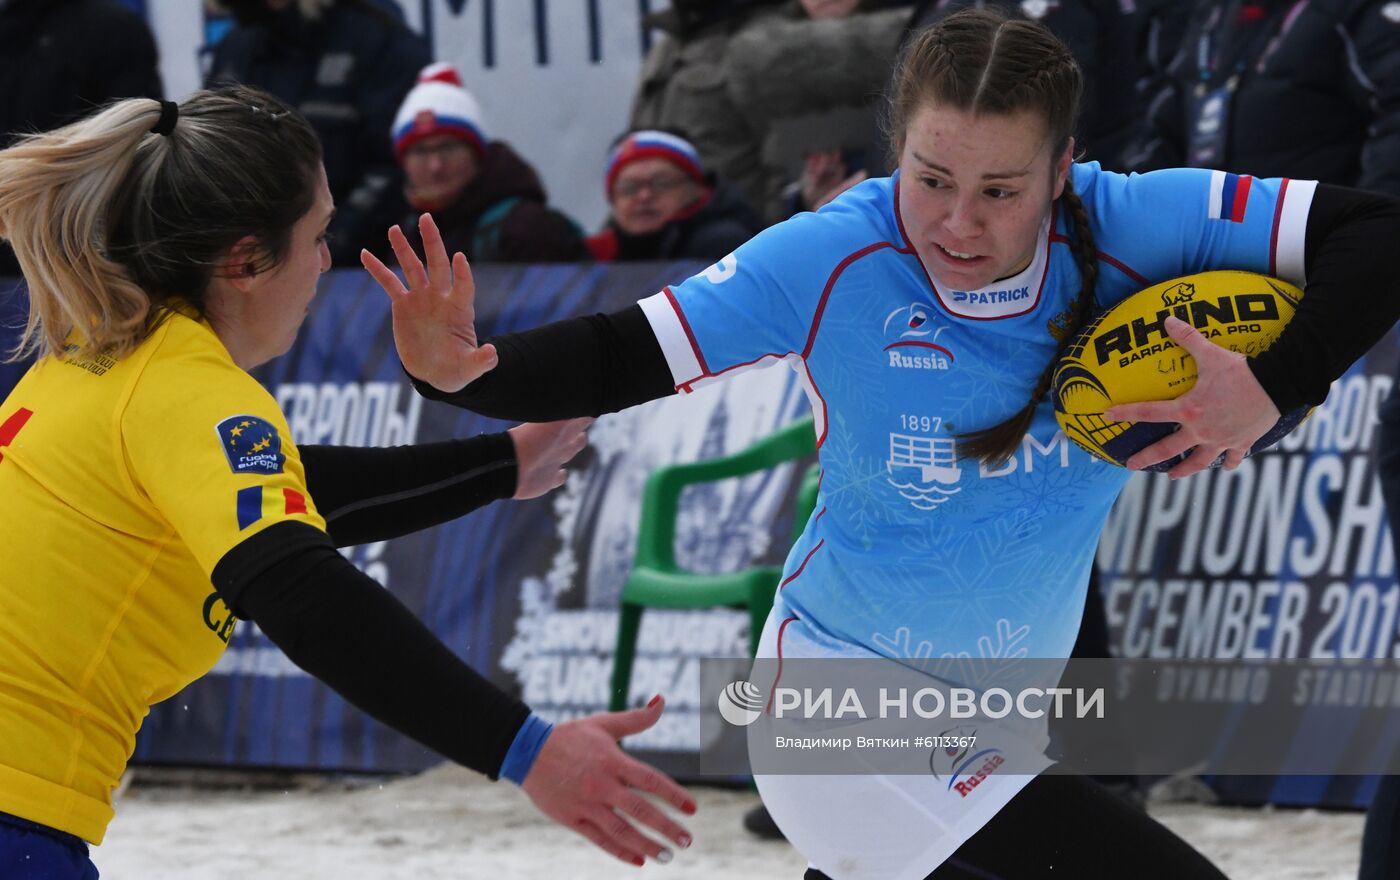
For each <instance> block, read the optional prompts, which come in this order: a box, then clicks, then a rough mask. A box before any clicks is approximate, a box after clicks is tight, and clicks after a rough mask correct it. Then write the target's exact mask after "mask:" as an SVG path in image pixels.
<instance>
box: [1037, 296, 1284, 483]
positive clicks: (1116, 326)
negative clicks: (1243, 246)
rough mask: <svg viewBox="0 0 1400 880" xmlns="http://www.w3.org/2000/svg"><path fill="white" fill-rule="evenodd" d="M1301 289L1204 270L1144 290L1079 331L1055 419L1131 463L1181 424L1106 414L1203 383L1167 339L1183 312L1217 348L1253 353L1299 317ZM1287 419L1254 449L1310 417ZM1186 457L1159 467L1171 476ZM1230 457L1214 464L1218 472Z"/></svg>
mask: <svg viewBox="0 0 1400 880" xmlns="http://www.w3.org/2000/svg"><path fill="white" fill-rule="evenodd" d="M1302 298H1303V291H1301V290H1299V289H1298V288H1297V287H1294V286H1293V285H1292V284H1289V283H1288V282H1286V281H1280V280H1279V279H1277V278H1270V277H1268V276H1266V275H1258V274H1255V273H1253V272H1236V271H1217V272H1202V273H1200V274H1198V275H1188V276H1186V277H1184V278H1174V279H1172V280H1171V281H1164V282H1162V283H1161V284H1154V285H1152V286H1151V287H1148V288H1146V289H1144V290H1140V291H1138V292H1137V293H1135V294H1133V295H1132V296H1130V297H1128V298H1127V299H1125V300H1123V301H1122V302H1120V303H1118V304H1117V305H1115V306H1114V307H1113V308H1111V309H1109V310H1108V311H1106V312H1104V313H1103V314H1102V315H1099V316H1098V318H1096V319H1095V320H1094V321H1093V322H1092V323H1090V324H1089V325H1088V326H1087V327H1085V328H1084V329H1083V330H1082V331H1080V333H1079V335H1078V336H1076V337H1075V338H1074V340H1073V341H1072V342H1071V343H1070V345H1069V348H1068V349H1066V350H1065V353H1064V355H1063V356H1062V357H1061V358H1060V360H1059V362H1058V363H1057V364H1056V365H1055V372H1054V378H1053V380H1052V383H1051V395H1052V398H1053V400H1054V404H1055V419H1056V420H1057V421H1058V422H1059V424H1060V428H1061V429H1062V430H1063V431H1064V432H1065V434H1066V435H1067V436H1068V437H1069V438H1070V439H1071V440H1073V441H1074V442H1075V443H1076V444H1078V445H1079V446H1080V447H1081V448H1083V449H1084V450H1086V451H1088V452H1089V453H1090V454H1092V455H1095V456H1098V457H1099V458H1101V459H1103V460H1104V461H1106V462H1109V463H1111V464H1116V465H1119V466H1122V465H1123V462H1125V461H1127V459H1128V457H1129V456H1131V455H1132V454H1133V453H1135V452H1137V451H1138V450H1139V449H1142V448H1143V447H1146V446H1150V445H1151V444H1153V443H1155V442H1157V441H1158V440H1160V439H1162V438H1163V437H1165V436H1167V435H1168V434H1170V433H1172V432H1173V431H1175V430H1176V429H1177V425H1176V424H1174V423H1163V422H1114V421H1110V420H1109V419H1106V418H1104V415H1103V413H1104V410H1106V409H1108V408H1109V407H1111V406H1113V405H1114V404H1119V403H1140V402H1142V401H1148V400H1170V399H1173V398H1176V397H1180V396H1181V395H1182V394H1185V393H1186V392H1187V391H1189V390H1191V388H1192V386H1194V385H1195V384H1196V362H1195V359H1194V358H1192V357H1191V355H1190V354H1188V353H1187V352H1186V350H1185V349H1184V348H1182V347H1181V346H1179V345H1177V344H1176V343H1175V342H1173V341H1172V339H1171V337H1170V336H1168V335H1167V331H1166V325H1165V322H1166V319H1167V316H1168V315H1175V316H1176V317H1178V318H1180V319H1181V320H1183V321H1185V322H1186V323H1188V324H1190V325H1191V326H1193V327H1195V328H1196V329H1197V330H1199V331H1201V333H1202V334H1203V335H1204V336H1205V337H1206V338H1207V339H1209V340H1210V341H1211V342H1214V343H1215V344H1216V345H1219V346H1222V347H1224V348H1228V349H1230V350H1231V351H1238V352H1241V353H1243V354H1244V355H1246V356H1248V357H1254V356H1255V355H1257V354H1259V353H1260V352H1262V351H1265V350H1267V349H1268V347H1269V346H1270V345H1272V344H1273V342H1274V340H1275V339H1277V338H1278V336H1279V334H1280V333H1281V332H1282V331H1283V328H1284V326H1285V325H1286V324H1287V323H1288V322H1289V320H1290V319H1291V318H1292V317H1293V313H1294V312H1295V311H1296V310H1297V307H1298V303H1299V301H1300V300H1301V299H1302ZM1308 411H1309V410H1308V408H1307V407H1302V408H1300V409H1298V410H1295V411H1293V412H1290V413H1285V414H1284V416H1283V417H1282V418H1280V419H1279V421H1278V424H1276V425H1275V426H1274V427H1273V428H1272V429H1271V430H1270V431H1269V432H1268V433H1266V434H1265V435H1264V436H1263V437H1261V438H1259V442H1257V443H1255V444H1254V446H1253V447H1251V449H1250V453H1255V452H1258V451H1259V450H1261V449H1265V448H1267V447H1269V446H1272V445H1273V444H1274V443H1277V442H1278V441H1279V440H1280V439H1281V438H1282V437H1283V436H1284V435H1285V434H1287V433H1288V432H1289V431H1291V430H1293V428H1294V427H1296V426H1297V424H1298V423H1299V422H1301V421H1302V420H1303V418H1304V417H1305V416H1306V415H1307V414H1308ZM1184 457H1185V455H1184V454H1183V455H1179V456H1177V457H1176V458H1173V459H1171V460H1169V461H1165V462H1161V463H1160V464H1156V465H1152V466H1151V467H1150V468H1148V470H1154V471H1164V470H1167V469H1168V468H1170V467H1172V466H1173V465H1175V464H1176V463H1177V462H1179V461H1180V460H1181V459H1182V458H1184ZM1223 460H1224V456H1221V457H1220V458H1219V459H1217V460H1216V461H1215V462H1214V464H1213V465H1212V466H1218V465H1220V464H1221V462H1222V461H1223Z"/></svg>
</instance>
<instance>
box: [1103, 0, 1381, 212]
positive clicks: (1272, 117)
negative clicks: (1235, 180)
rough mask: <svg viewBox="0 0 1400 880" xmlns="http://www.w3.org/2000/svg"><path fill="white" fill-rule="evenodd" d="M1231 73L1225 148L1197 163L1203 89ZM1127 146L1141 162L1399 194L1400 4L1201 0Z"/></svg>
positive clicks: (1137, 165) (1139, 166) (1134, 161)
mask: <svg viewBox="0 0 1400 880" xmlns="http://www.w3.org/2000/svg"><path fill="white" fill-rule="evenodd" d="M1250 10H1255V11H1250ZM1232 76H1237V77H1238V83H1237V87H1236V89H1235V92H1234V96H1233V100H1231V101H1229V102H1228V107H1227V111H1226V114H1225V116H1224V117H1223V119H1224V122H1223V127H1224V130H1225V135H1224V136H1225V142H1224V146H1223V153H1222V156H1223V159H1221V160H1219V161H1216V162H1212V163H1207V162H1205V161H1202V162H1200V163H1197V162H1195V161H1193V154H1192V150H1191V149H1190V148H1189V147H1190V144H1191V135H1192V131H1193V129H1194V128H1195V126H1196V121H1197V118H1198V117H1197V112H1196V111H1197V108H1198V106H1199V105H1200V103H1201V101H1202V97H1201V94H1202V93H1205V94H1208V93H1209V92H1210V91H1212V90H1214V89H1215V88H1216V87H1217V86H1219V85H1221V84H1223V83H1225V82H1227V81H1228V80H1229V79H1230V77H1232ZM1198 143H1199V139H1198ZM1197 156H1199V154H1197ZM1130 158H1131V163H1130V164H1131V167H1132V168H1134V169H1136V170H1143V171H1145V170H1150V169H1153V168H1162V167H1166V166H1171V165H1191V164H1212V165H1215V166H1219V167H1221V168H1222V170H1226V171H1233V172H1237V173H1242V174H1253V175H1255V176H1258V177H1295V178H1303V179H1311V180H1320V181H1323V182H1325V183H1333V184H1340V185H1344V186H1354V187H1360V188H1363V189H1373V190H1378V191H1381V192H1387V193H1391V194H1400V5H1397V4H1396V3H1395V2H1393V0H1304V2H1296V0H1254V2H1250V3H1244V2H1240V0H1230V2H1225V0H1205V2H1202V3H1201V4H1200V6H1199V7H1198V8H1197V9H1196V10H1195V11H1194V13H1193V15H1192V17H1191V22H1190V24H1189V25H1188V26H1187V29H1186V33H1185V36H1184V38H1183V41H1182V44H1181V47H1180V50H1179V51H1178V52H1177V53H1176V55H1175V57H1174V58H1173V59H1172V61H1171V63H1170V65H1169V66H1168V68H1167V73H1166V76H1165V77H1164V78H1163V81H1161V82H1159V83H1158V87H1157V90H1156V94H1155V96H1154V97H1153V100H1152V104H1151V110H1150V115H1149V122H1148V125H1147V127H1146V129H1145V131H1144V132H1143V134H1142V136H1141V138H1140V140H1139V144H1138V148H1137V150H1136V151H1135V154H1134V155H1132V156H1131V157H1130Z"/></svg>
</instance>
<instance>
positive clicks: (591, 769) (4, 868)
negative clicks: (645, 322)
mask: <svg viewBox="0 0 1400 880" xmlns="http://www.w3.org/2000/svg"><path fill="white" fill-rule="evenodd" d="M333 210H334V209H333V205H332V204H331V197H330V193H329V191H328V189H327V187H326V176H325V171H324V169H323V168H322V165H321V150H320V146H319V144H318V142H317V140H316V136H315V135H314V134H313V132H312V130H311V128H310V127H309V126H308V125H307V123H306V121H305V120H304V119H303V118H302V117H301V116H299V115H298V114H297V113H295V112H294V111H292V110H290V109H289V108H287V107H286V106H284V105H283V104H281V103H280V102H279V101H277V99H275V98H273V97H272V96H270V95H268V94H266V93H264V92H261V91H259V90H256V89H250V88H244V87H230V88H225V89H219V90H216V91H205V92H198V93H196V94H194V95H193V96H192V97H190V98H189V99H187V100H186V101H185V102H184V103H183V104H182V105H179V106H177V105H175V104H174V103H171V102H164V103H161V102H156V101H152V100H148V99H134V100H128V101H122V102H119V103H117V104H114V105H112V106H110V107H108V108H106V109H104V110H102V111H101V112H99V113H97V114H96V115H94V116H92V117H90V118H89V119H86V120H84V121H81V122H77V123H74V124H72V125H69V126H67V127H65V128H61V129H58V130H56V131H53V132H50V133H47V134H39V135H34V136H31V137H28V138H26V139H24V140H22V141H20V142H19V143H18V144H17V145H16V146H13V147H11V148H10V149H8V150H5V151H3V152H0V234H3V235H4V237H5V238H7V239H9V241H10V243H11V244H12V245H13V247H14V250H15V253H16V255H17V256H18V258H19V262H20V265H21V267H22V268H23V270H24V275H25V277H26V279H27V280H28V283H29V302H30V311H29V321H28V325H27V327H26V331H25V334H24V337H23V340H22V343H21V352H22V353H34V354H37V355H38V360H37V362H36V363H35V365H34V366H33V367H32V368H31V369H30V370H29V371H28V372H27V373H26V374H25V376H24V378H23V379H22V380H21V381H20V383H19V384H18V385H17V386H16V387H15V389H14V391H13V392H12V393H11V394H10V396H9V397H8V398H7V399H6V400H5V401H4V403H3V404H0V498H3V499H4V502H3V503H2V504H0V877H4V878H6V880H18V878H40V877H42V878H46V880H67V878H91V877H96V876H97V871H96V868H95V867H94V866H93V864H92V862H91V861H90V859H89V858H88V853H87V847H86V844H85V843H84V841H87V842H91V843H100V842H101V840H102V836H103V833H104V831H105V828H106V826H107V823H108V821H109V820H110V819H111V817H112V807H111V803H112V797H111V795H112V790H113V788H115V786H116V784H117V782H118V779H119V778H120V776H121V774H122V771H123V769H124V767H125V765H126V762H127V760H128V758H129V757H130V755H131V752H132V748H133V744H134V741H135V735H136V731H137V729H138V728H139V726H140V724H141V720H142V718H144V717H145V715H146V713H147V711H148V709H149V706H150V705H151V704H153V703H155V702H158V701H160V700H162V699H165V698H166V697H169V696H170V695H172V694H174V693H176V692H177V691H179V690H180V689H181V688H182V687H184V686H185V685H186V684H188V683H189V682H190V681H192V680H193V679H195V678H198V677H199V676H200V675H202V674H203V673H204V672H205V671H207V670H208V669H209V668H210V667H211V666H213V665H214V663H215V662H216V661H217V660H218V658H219V655H220V654H221V652H222V651H223V649H224V644H225V642H224V640H223V639H221V638H220V635H219V633H217V632H214V631H212V630H211V629H210V627H209V626H207V625H206V623H205V619H206V613H205V612H206V609H207V607H208V606H209V605H210V604H211V603H212V604H214V605H216V606H217V607H219V610H220V613H225V608H226V609H227V611H228V612H231V613H232V614H234V615H237V616H238V617H239V618H242V619H245V620H253V621H255V622H257V623H258V624H259V625H260V626H261V628H262V629H263V631H264V632H266V633H267V635H268V636H269V637H270V638H271V639H272V640H273V641H274V642H276V643H277V644H278V645H279V646H280V647H281V648H282V649H283V650H284V651H285V652H286V653H287V655H288V656H289V657H290V658H291V659H292V660H293V661H295V662H296V663H297V664H298V665H300V666H301V667H302V668H304V669H306V670H307V671H308V672H310V673H312V674H314V675H316V676H318V677H319V678H321V679H322V680H324V681H325V682H326V683H328V684H329V685H331V686H332V687H334V688H335V689H336V690H337V691H339V692H340V693H341V694H342V695H344V696H345V697H346V698H347V699H349V700H351V701H352V702H354V703H355V704H356V705H358V706H359V707H360V708H362V709H364V710H365V711H367V712H369V713H370V714H372V715H374V716H375V717H377V718H379V719H380V720H382V721H385V722H386V723H389V724H392V725H393V726H394V727H396V728H397V729H399V730H401V731H403V732H404V733H406V734H408V735H410V736H413V737H415V738H416V739H418V740H419V741H421V742H423V743H424V744H426V745H428V746H430V747H432V748H434V749H436V750H437V751H438V752H440V753H442V754H443V755H445V756H447V757H448V758H451V759H453V760H455V761H457V762H459V763H461V764H464V765H466V766H468V767H472V768H474V769H476V770H479V771H481V772H482V773H486V774H488V775H489V776H491V777H492V778H496V777H498V776H504V777H506V778H509V779H512V780H513V781H515V782H517V783H519V784H521V785H522V787H523V788H524V790H525V792H526V793H527V794H528V795H529V796H530V797H531V798H532V799H533V800H534V802H535V804H536V805H537V806H538V807H539V808H540V810H541V811H543V812H544V813H545V814H546V815H548V816H549V817H550V818H552V819H554V820H555V821H557V822H560V823H561V824H563V825H565V826H566V827H569V828H572V829H574V830H576V831H578V832H580V833H581V834H583V835H584V836H585V837H587V838H588V839H590V840H591V841H593V842H594V843H595V844H597V845H598V846H599V847H601V848H603V849H604V850H606V851H608V852H610V853H612V854H613V855H615V856H617V857H618V858H620V859H623V860H624V861H628V862H632V863H634V864H642V862H643V861H644V859H646V858H648V857H650V858H655V859H659V860H661V861H665V860H668V859H669V857H670V850H668V849H666V848H665V847H664V846H663V845H662V844H661V843H659V842H658V841H657V840H655V839H653V838H652V837H649V836H646V835H644V834H643V833H642V832H641V830H640V829H639V826H648V827H649V828H650V829H652V830H654V831H655V832H656V833H657V834H659V835H660V836H663V837H665V838H668V839H669V840H671V841H673V842H674V843H676V844H677V845H680V846H687V845H688V844H689V842H690V838H689V836H688V835H687V833H686V831H685V829H684V828H682V827H681V826H680V825H679V824H677V823H676V822H675V821H673V820H672V819H671V818H670V816H669V815H668V814H666V813H665V812H663V811H662V810H661V809H658V808H657V807H656V806H654V805H653V804H652V803H651V802H650V801H649V800H647V799H646V798H644V797H642V796H641V793H642V792H645V793H650V794H653V795H657V796H659V797H661V798H662V799H664V800H665V801H667V802H668V803H669V804H670V805H672V806H673V807H676V808H678V809H680V810H683V811H686V812H693V811H694V803H693V802H692V801H691V800H690V798H689V797H688V796H687V795H686V793H685V791H684V790H683V789H681V788H680V787H679V786H677V785H676V784H675V783H674V782H673V781H671V780H670V779H668V778H667V777H666V776H664V775H663V774H661V773H659V772H657V771H655V770H653V769H651V768H649V767H647V766H646V765H644V764H641V763H639V762H637V761H634V760H632V759H631V758H629V757H627V756H626V755H624V754H623V753H622V751H621V749H620V748H619V747H618V745H617V740H618V739H619V738H620V737H622V736H624V735H627V734H630V733H636V732H638V731H641V730H644V729H646V728H648V727H650V726H651V725H652V724H654V723H655V722H656V720H657V718H658V717H659V716H660V712H661V702H660V699H659V698H658V699H656V700H654V701H653V702H652V704H651V705H649V706H648V707H647V708H645V709H640V710H635V711H632V712H624V713H615V714H600V715H595V716H591V717H589V718H584V719H580V720H577V721H572V722H566V723H562V724H560V725H558V726H557V727H551V726H550V725H549V724H547V723H546V722H544V721H543V720H541V719H539V718H538V717H536V716H534V715H533V714H531V713H530V710H529V708H528V707H526V706H525V705H524V704H522V703H521V702H520V701H518V700H516V699H514V698H513V697H511V696H508V695H507V694H505V693H503V692H501V691H500V690H498V689H497V688H495V687H494V686H493V685H491V684H490V683H489V682H488V681H486V680H485V679H484V678H482V677H481V676H480V675H478V674H477V673H476V672H474V671H473V670H471V669H470V668H468V667H467V666H466V665H465V664H463V663H462V662H461V661H460V660H459V659H458V658H457V657H456V656H455V655H454V654H453V653H452V652H451V651H449V650H448V649H447V648H446V647H445V646H443V645H442V643H441V642H439V641H438V640H437V639H436V638H435V637H434V636H433V635H432V633H431V632H429V631H428V629H427V628H426V627H424V626H423V625H422V624H421V623H420V622H419V621H418V620H417V619H416V618H415V617H414V616H413V615H412V614H411V613H410V612H409V611H408V610H407V609H406V608H404V607H403V606H402V605H401V604H399V603H398V602H397V601H396V600H395V599H393V597H392V596H391V595H390V594H389V593H388V592H387V591H385V590H383V589H381V588H380V586H379V585H378V584H377V583H375V582H374V581H373V580H371V579H370V578H368V577H367V576H365V575H364V574H361V573H360V572H359V571H358V570H357V569H356V568H355V567H354V566H352V565H351V564H350V563H349V562H347V561H346V560H345V559H344V558H343V557H341V556H340V554H339V553H337V552H336V549H335V548H336V546H338V545H348V544H356V543H364V542H367V541H380V540H385V539H387V538H390V537H393V536H395V535H400V534H404V533H406V532H409V531H412V530H415V529H418V528H423V527H425V526H428V525H431V524H433V523H436V522H442V521H445V520H447V519H451V518H453V517H456V516H460V515H461V514H463V513H466V512H467V511H469V510H472V509H474V508H476V507H479V506H481V505H483V504H486V503H488V502H490V501H491V500H493V499H496V498H508V497H512V496H514V497H517V498H526V497H533V496H535V495H540V494H543V493H544V492H546V491H548V490H550V489H551V488H554V487H555V486H557V485H559V483H560V482H562V479H563V474H562V471H561V470H560V468H561V467H562V465H563V464H564V462H565V461H567V460H568V459H570V458H572V457H573V455H574V454H575V453H576V452H578V450H579V449H581V448H582V446H583V444H584V437H583V429H584V427H585V422H583V421H573V422H567V423H555V424H548V425H530V426H520V427H517V428H515V429H512V430H511V431H510V432H508V433H506V434H498V435H486V436H482V437H478V438H473V439H470V440H459V441H449V442H447V443H439V444H427V445H422V446H415V447H400V448H397V449H350V448H317V447H307V448H304V449H300V450H298V449H297V447H296V446H294V445H293V443H292V439H291V437H290V434H289V431H288V428H287V423H286V420H285V418H284V417H283V414H282V413H281V412H280V411H279V410H278V407H277V404H276V402H275V401H274V399H273V398H272V397H271V396H270V395H269V394H268V393H267V391H265V390H264V389H263V388H262V387H261V386H260V385H259V384H258V383H257V382H256V381H255V380H254V379H253V378H252V377H251V376H250V375H249V374H248V373H247V370H249V369H251V368H252V367H255V366H257V365H259V364H261V363H264V362H266V361H267V360H269V359H271V358H273V357H276V356H277V355H279V354H281V353H283V352H285V351H286V350H287V348H288V347H289V346H290V345H291V343H292V340H293V339H294V337H295V336H296V333H297V329H298V327H299V326H300V324H301V322H302V319H303V318H304V317H305V315H306V309H307V306H308V304H309V303H310V301H311V299H312V297H313V296H314V295H315V292H316V283H317V279H318V277H319V276H320V274H321V273H322V272H324V271H325V270H326V269H327V268H328V267H329V265H330V258H329V255H328V253H327V250H326V242H325V229H326V225H327V224H328V223H329V221H330V218H331V215H332V213H333ZM225 616H227V615H226V614H225ZM350 631H353V632H355V633H356V634H357V635H356V638H355V639H354V640H346V639H340V638H338V637H337V635H336V634H338V633H344V632H350Z"/></svg>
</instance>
